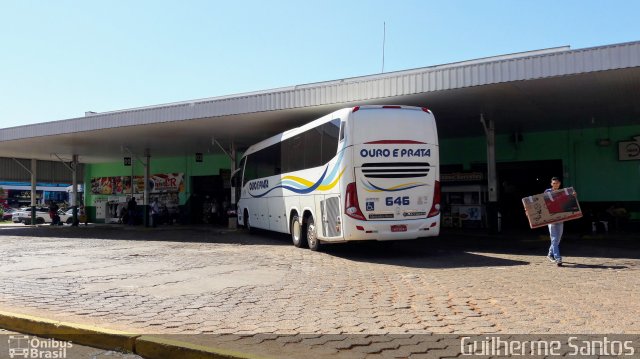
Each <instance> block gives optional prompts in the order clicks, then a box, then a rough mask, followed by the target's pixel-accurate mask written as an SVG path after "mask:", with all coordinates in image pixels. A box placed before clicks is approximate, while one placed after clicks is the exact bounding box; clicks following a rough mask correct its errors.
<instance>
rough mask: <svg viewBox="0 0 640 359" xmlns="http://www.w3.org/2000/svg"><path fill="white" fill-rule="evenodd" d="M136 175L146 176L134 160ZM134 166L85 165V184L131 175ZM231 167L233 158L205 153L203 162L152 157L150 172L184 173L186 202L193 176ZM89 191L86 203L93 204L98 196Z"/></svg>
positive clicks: (182, 200)
mask: <svg viewBox="0 0 640 359" xmlns="http://www.w3.org/2000/svg"><path fill="white" fill-rule="evenodd" d="M132 167H133V171H134V173H133V174H134V176H144V166H143V165H142V163H140V162H139V161H134V165H133V166H132ZM132 167H125V166H124V164H123V162H122V161H120V162H117V163H101V164H87V165H86V166H85V178H84V182H85V186H86V188H91V178H95V177H109V176H131V170H132ZM225 168H231V160H230V159H229V158H228V157H227V156H226V155H223V154H220V155H204V159H203V162H199V163H198V162H196V161H195V157H194V156H193V155H190V156H184V157H167V158H159V157H151V167H150V173H151V174H157V173H184V178H185V192H183V193H180V204H184V203H185V202H186V200H187V199H188V198H189V196H190V195H191V188H190V186H191V183H190V182H191V181H190V180H189V179H190V177H191V176H211V175H218V174H220V169H225ZM98 196H100V197H105V196H103V195H92V194H90V193H87V195H86V199H85V201H86V205H87V206H93V201H94V199H95V198H96V197H98Z"/></svg>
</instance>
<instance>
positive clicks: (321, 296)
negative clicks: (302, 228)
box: [0, 227, 640, 358]
mask: <svg viewBox="0 0 640 359" xmlns="http://www.w3.org/2000/svg"><path fill="white" fill-rule="evenodd" d="M537 233H541V232H537ZM547 246H548V242H547V241H545V240H541V239H538V238H537V237H535V236H529V237H527V238H524V239H523V238H514V237H510V236H503V237H500V238H499V239H488V238H481V237H479V238H461V237H458V236H456V235H446V234H445V235H443V236H441V237H440V238H435V239H433V238H432V239H429V238H427V239H421V240H418V241H411V242H398V243H392V244H389V243H375V242H373V243H348V244H342V245H332V246H325V252H320V253H318V252H312V251H309V250H303V249H298V248H295V247H293V246H292V245H290V243H289V240H288V238H287V237H286V236H282V235H277V234H269V233H262V234H258V235H255V236H250V235H249V234H247V233H245V232H243V231H238V232H227V231H225V230H215V229H206V228H182V229H171V228H161V229H158V230H150V229H143V228H135V229H133V228H126V227H125V228H123V227H95V228H91V227H88V228H83V227H81V228H70V227H64V228H52V227H39V228H33V229H32V228H25V227H6V228H0V310H6V311H12V312H18V313H24V314H32V315H37V316H41V317H47V318H51V319H58V320H63V321H68V322H77V323H85V324H91V325H96V326H101V327H106V328H113V329H119V330H125V331H133V332H140V333H145V334H149V333H155V334H167V335H170V336H171V337H172V338H174V339H176V338H177V339H180V338H182V339H187V338H188V340H190V341H194V342H202V343H203V344H207V343H209V344H212V343H213V344H216V345H218V346H221V347H224V348H229V349H240V350H243V351H250V352H259V353H262V354H269V355H273V356H277V357H286V356H291V357H296V353H298V354H299V353H301V352H305V356H306V357H314V356H315V357H325V356H336V357H340V356H348V357H362V358H364V357H366V358H383V357H384V358H387V357H388V358H394V357H397V358H406V357H411V358H419V357H423V356H424V357H444V356H456V355H457V354H459V350H460V341H459V340H458V339H457V338H458V337H459V336H460V335H462V334H485V333H504V334H518V333H522V334H530V333H539V334H548V333H582V334H589V333H632V334H638V333H640V319H639V317H638V315H637V313H639V312H640V299H639V298H640V270H639V269H640V241H635V242H633V241H627V242H626V244H625V245H624V246H622V247H616V246H611V243H609V242H608V241H607V240H606V239H601V240H590V241H580V240H564V243H563V248H562V249H563V256H564V260H565V267H562V268H558V267H556V266H555V265H554V264H552V263H549V262H548V261H547V259H546V257H545V256H544V255H545V254H546V248H547ZM449 333H450V334H456V335H453V336H447V337H442V336H438V334H449ZM189 334H209V335H198V336H187V335H189ZM256 334H257V335H256ZM301 334H302V335H301ZM321 334H322V335H321ZM391 334H393V335H391ZM427 348H430V349H429V350H427Z"/></svg>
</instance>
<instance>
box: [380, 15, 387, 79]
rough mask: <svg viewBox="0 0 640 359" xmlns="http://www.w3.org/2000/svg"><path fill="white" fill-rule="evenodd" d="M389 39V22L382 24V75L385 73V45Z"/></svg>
mask: <svg viewBox="0 0 640 359" xmlns="http://www.w3.org/2000/svg"><path fill="white" fill-rule="evenodd" d="M386 37H387V22H386V21H384V22H382V71H380V73H384V43H385V40H386Z"/></svg>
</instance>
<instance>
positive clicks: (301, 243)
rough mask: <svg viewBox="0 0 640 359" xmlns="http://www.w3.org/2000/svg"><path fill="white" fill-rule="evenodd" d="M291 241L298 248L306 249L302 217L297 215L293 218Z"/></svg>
mask: <svg viewBox="0 0 640 359" xmlns="http://www.w3.org/2000/svg"><path fill="white" fill-rule="evenodd" d="M291 241H292V242H293V245H294V246H295V247H297V248H301V247H306V246H307V243H306V238H305V233H304V232H303V231H302V223H300V217H299V216H298V215H297V214H296V215H294V216H293V217H292V218H291Z"/></svg>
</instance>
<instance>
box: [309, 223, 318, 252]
mask: <svg viewBox="0 0 640 359" xmlns="http://www.w3.org/2000/svg"><path fill="white" fill-rule="evenodd" d="M307 240H308V241H309V247H311V248H314V247H315V246H316V244H317V243H316V242H317V239H316V225H315V223H313V222H311V223H309V225H308V228H307Z"/></svg>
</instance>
